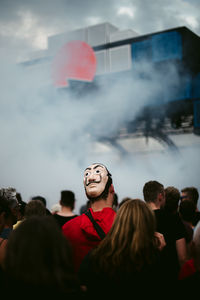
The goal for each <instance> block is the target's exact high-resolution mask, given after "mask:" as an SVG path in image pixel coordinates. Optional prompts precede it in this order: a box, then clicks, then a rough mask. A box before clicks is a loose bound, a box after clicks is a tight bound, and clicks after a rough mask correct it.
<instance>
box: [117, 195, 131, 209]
mask: <svg viewBox="0 0 200 300" xmlns="http://www.w3.org/2000/svg"><path fill="white" fill-rule="evenodd" d="M128 200H131V198H130V197H124V198H123V199H122V200H121V202H120V203H119V208H120V207H121V206H122V205H123V204H124V203H125V202H126V201H128Z"/></svg>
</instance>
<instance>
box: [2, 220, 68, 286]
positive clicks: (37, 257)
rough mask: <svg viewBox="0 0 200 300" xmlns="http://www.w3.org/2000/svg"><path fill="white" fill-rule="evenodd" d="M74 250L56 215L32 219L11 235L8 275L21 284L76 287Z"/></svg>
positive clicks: (6, 260)
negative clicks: (73, 262)
mask: <svg viewBox="0 0 200 300" xmlns="http://www.w3.org/2000/svg"><path fill="white" fill-rule="evenodd" d="M72 261H73V260H72V252H71V247H70V245H69V243H68V241H67V239H66V238H65V237H64V236H63V234H62V232H61V231H60V229H59V227H58V226H57V224H56V222H55V220H54V219H53V218H52V216H44V217H41V216H32V217H31V218H28V219H25V220H24V221H23V222H21V223H20V224H19V226H18V227H17V228H16V229H15V230H13V232H12V233H11V235H10V237H9V240H8V244H7V251H6V257H5V265H4V268H5V272H6V274H7V275H8V276H9V277H10V278H11V279H14V280H17V282H19V284H23V283H25V284H28V285H29V284H30V285H33V286H36V287H38V286H41V287H47V288H48V289H51V288H52V289H54V288H59V289H61V291H62V290H63V289H64V290H65V289H68V288H70V287H72V286H71V284H72V278H73V276H74V275H73V272H74V271H73V264H72Z"/></svg>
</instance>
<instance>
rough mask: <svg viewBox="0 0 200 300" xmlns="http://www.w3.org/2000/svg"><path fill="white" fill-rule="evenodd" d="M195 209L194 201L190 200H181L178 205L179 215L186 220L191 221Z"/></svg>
mask: <svg viewBox="0 0 200 300" xmlns="http://www.w3.org/2000/svg"><path fill="white" fill-rule="evenodd" d="M195 210H196V206H195V204H194V202H192V201H190V200H184V201H181V203H180V205H179V213H180V216H181V218H182V219H183V220H184V221H186V222H192V223H193V221H194V218H195Z"/></svg>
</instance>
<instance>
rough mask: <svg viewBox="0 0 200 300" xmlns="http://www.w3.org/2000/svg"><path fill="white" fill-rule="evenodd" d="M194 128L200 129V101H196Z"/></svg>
mask: <svg viewBox="0 0 200 300" xmlns="http://www.w3.org/2000/svg"><path fill="white" fill-rule="evenodd" d="M194 127H195V128H200V100H197V101H194Z"/></svg>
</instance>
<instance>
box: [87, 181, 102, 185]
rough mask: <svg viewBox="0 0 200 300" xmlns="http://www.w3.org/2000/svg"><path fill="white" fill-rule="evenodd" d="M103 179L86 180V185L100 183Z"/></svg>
mask: <svg viewBox="0 0 200 300" xmlns="http://www.w3.org/2000/svg"><path fill="white" fill-rule="evenodd" d="M100 182H101V180H92V181H89V182H88V183H87V182H86V186H88V185H90V184H91V183H100Z"/></svg>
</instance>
